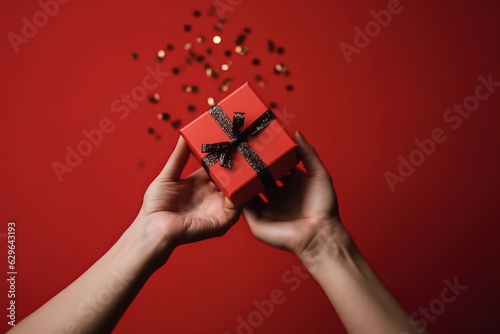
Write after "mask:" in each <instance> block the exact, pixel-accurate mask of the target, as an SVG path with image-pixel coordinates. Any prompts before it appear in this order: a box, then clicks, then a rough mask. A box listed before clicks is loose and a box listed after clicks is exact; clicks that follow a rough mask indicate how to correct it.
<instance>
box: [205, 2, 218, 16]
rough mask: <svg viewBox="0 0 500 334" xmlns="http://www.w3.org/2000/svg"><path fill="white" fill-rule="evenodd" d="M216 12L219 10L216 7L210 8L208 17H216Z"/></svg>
mask: <svg viewBox="0 0 500 334" xmlns="http://www.w3.org/2000/svg"><path fill="white" fill-rule="evenodd" d="M216 10H217V8H216V7H215V5H212V6H210V9H209V10H208V12H207V15H208V16H214V15H215V11H216Z"/></svg>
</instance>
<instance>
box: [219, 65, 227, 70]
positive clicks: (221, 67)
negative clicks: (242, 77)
mask: <svg viewBox="0 0 500 334" xmlns="http://www.w3.org/2000/svg"><path fill="white" fill-rule="evenodd" d="M220 69H221V70H223V71H227V70H229V65H228V64H222V65H221V66H220Z"/></svg>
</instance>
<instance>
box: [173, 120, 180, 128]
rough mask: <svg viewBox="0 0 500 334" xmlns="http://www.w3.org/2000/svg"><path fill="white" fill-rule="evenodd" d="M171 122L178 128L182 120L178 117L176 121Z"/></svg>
mask: <svg viewBox="0 0 500 334" xmlns="http://www.w3.org/2000/svg"><path fill="white" fill-rule="evenodd" d="M171 124H172V127H173V128H174V129H178V128H179V127H180V126H181V120H180V119H178V120H176V121H173V122H172V123H171Z"/></svg>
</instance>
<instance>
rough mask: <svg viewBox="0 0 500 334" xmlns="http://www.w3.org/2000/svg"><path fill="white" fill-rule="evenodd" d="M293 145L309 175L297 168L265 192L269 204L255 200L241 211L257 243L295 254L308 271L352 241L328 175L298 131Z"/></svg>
mask: <svg viewBox="0 0 500 334" xmlns="http://www.w3.org/2000/svg"><path fill="white" fill-rule="evenodd" d="M295 142H296V143H297V145H298V153H299V157H300V159H301V160H302V162H303V164H304V167H305V169H306V172H307V173H304V172H303V171H301V170H300V169H298V168H295V169H294V170H293V171H292V172H291V173H290V174H289V175H286V176H285V177H284V178H282V179H281V181H282V182H283V186H282V187H279V188H278V189H276V190H275V191H273V192H272V193H266V196H267V198H268V200H269V201H268V203H264V201H262V200H261V199H260V198H259V197H256V198H255V199H254V200H253V201H251V202H250V203H249V204H248V205H246V206H245V207H244V208H243V216H244V217H245V219H246V221H247V222H248V225H249V226H250V229H251V231H252V233H253V235H254V236H255V237H256V238H257V239H259V240H261V241H263V242H265V243H267V244H269V245H271V246H274V247H277V248H280V249H284V250H287V251H290V252H292V253H294V254H295V255H297V256H298V257H299V258H300V259H301V261H302V262H303V263H304V264H305V265H306V266H307V265H308V264H314V262H316V261H318V260H321V259H326V258H327V257H329V256H331V255H335V253H336V252H338V251H339V250H340V249H344V248H345V246H349V245H350V244H352V240H351V238H350V236H349V235H348V233H347V232H346V231H345V230H344V228H343V227H342V224H341V222H340V218H339V214H338V205H337V198H336V196H335V191H334V189H333V185H332V180H331V177H330V175H329V174H328V172H327V170H326V169H325V167H324V166H323V164H322V162H321V160H320V159H319V157H318V155H317V154H316V151H315V150H314V148H313V147H312V146H311V145H310V144H309V143H308V142H307V141H306V140H305V139H304V137H303V136H302V135H301V134H300V133H299V132H296V133H295ZM339 246H340V247H339ZM332 252H333V253H332Z"/></svg>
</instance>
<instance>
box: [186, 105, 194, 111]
mask: <svg viewBox="0 0 500 334" xmlns="http://www.w3.org/2000/svg"><path fill="white" fill-rule="evenodd" d="M187 110H188V111H191V112H193V111H196V107H195V106H194V105H192V104H190V105H188V106H187Z"/></svg>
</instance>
